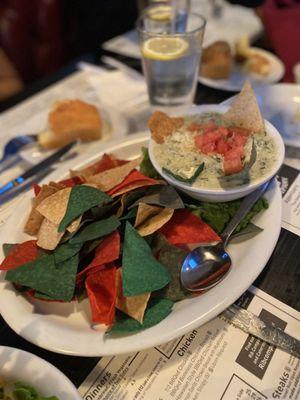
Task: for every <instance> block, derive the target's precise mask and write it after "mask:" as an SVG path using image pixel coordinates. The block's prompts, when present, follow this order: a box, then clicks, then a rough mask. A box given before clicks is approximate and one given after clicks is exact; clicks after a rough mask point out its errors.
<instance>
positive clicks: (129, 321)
mask: <svg viewBox="0 0 300 400" xmlns="http://www.w3.org/2000/svg"><path fill="white" fill-rule="evenodd" d="M172 307H173V302H172V301H170V300H166V299H151V300H150V301H149V303H148V307H147V310H146V311H145V315H144V321H143V324H140V323H139V322H138V321H137V320H135V319H133V318H130V317H128V315H126V314H124V313H121V312H118V313H117V320H116V322H115V324H114V326H113V327H112V328H111V330H110V331H109V332H108V334H110V333H126V332H128V333H130V332H137V331H140V330H142V329H146V328H150V327H151V326H154V325H156V324H158V323H159V322H160V321H162V320H163V319H165V318H166V317H167V316H168V315H169V314H170V312H171V311H172Z"/></svg>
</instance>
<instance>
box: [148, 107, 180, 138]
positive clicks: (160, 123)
mask: <svg viewBox="0 0 300 400" xmlns="http://www.w3.org/2000/svg"><path fill="white" fill-rule="evenodd" d="M183 121H184V120H183V118H178V117H176V118H174V117H169V116H168V115H167V114H165V113H164V112H162V111H155V112H154V113H153V114H152V115H151V117H150V118H149V120H148V127H149V129H150V131H151V136H152V139H153V140H154V141H155V142H156V143H160V144H161V143H163V142H164V141H165V139H166V137H167V136H169V135H171V134H172V133H173V132H174V131H175V130H176V129H179V128H180V127H181V126H182V125H183Z"/></svg>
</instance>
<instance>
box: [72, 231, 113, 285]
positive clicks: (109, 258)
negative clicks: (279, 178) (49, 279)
mask: <svg viewBox="0 0 300 400" xmlns="http://www.w3.org/2000/svg"><path fill="white" fill-rule="evenodd" d="M120 243H121V242H120V234H119V232H118V231H114V232H113V233H111V234H110V235H108V236H107V237H106V238H105V239H104V240H102V242H101V243H100V244H99V245H98V246H97V248H96V251H95V256H94V258H93V260H92V261H91V262H90V264H89V265H88V266H86V267H85V268H84V269H83V270H82V271H80V272H79V273H78V274H77V277H76V279H77V282H78V283H79V282H81V281H83V280H84V279H85V277H86V275H87V274H89V273H92V272H96V271H98V270H100V269H103V268H105V265H107V264H110V263H112V262H113V261H115V260H117V259H118V258H119V255H120Z"/></svg>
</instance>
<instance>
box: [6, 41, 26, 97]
mask: <svg viewBox="0 0 300 400" xmlns="http://www.w3.org/2000/svg"><path fill="white" fill-rule="evenodd" d="M22 88H23V83H22V80H21V78H20V77H19V75H18V73H17V72H16V70H15V68H14V67H13V65H12V64H11V62H10V61H9V59H8V58H7V56H6V54H5V53H4V51H3V50H2V49H0V101H1V100H4V99H6V98H8V97H10V96H12V95H14V94H16V93H18V92H19V91H20V90H22Z"/></svg>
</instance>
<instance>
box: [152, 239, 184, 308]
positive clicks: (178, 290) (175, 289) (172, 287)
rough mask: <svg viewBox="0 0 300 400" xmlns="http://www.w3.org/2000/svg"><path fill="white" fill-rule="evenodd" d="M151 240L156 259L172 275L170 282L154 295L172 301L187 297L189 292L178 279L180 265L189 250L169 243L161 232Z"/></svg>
mask: <svg viewBox="0 0 300 400" xmlns="http://www.w3.org/2000/svg"><path fill="white" fill-rule="evenodd" d="M153 242H154V243H153V252H154V254H157V260H158V261H159V262H160V263H161V264H162V265H164V266H165V267H166V269H167V270H168V271H169V273H170V275H171V277H172V280H171V282H170V283H169V284H168V285H167V286H166V287H165V288H163V289H161V290H160V291H159V292H156V293H154V296H157V297H162V298H164V299H169V300H172V301H180V300H183V299H185V298H187V297H189V296H190V295H191V292H189V291H187V290H186V289H184V287H183V286H182V284H181V280H180V273H181V266H182V263H183V261H184V260H185V258H186V256H187V255H188V253H189V252H188V251H187V250H183V249H181V248H179V247H176V246H173V245H171V244H169V242H168V241H167V239H166V238H165V237H164V236H163V235H161V234H156V235H155V238H154V240H153Z"/></svg>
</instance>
